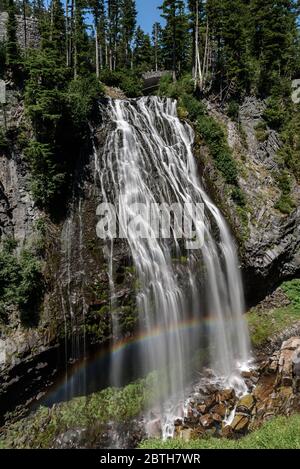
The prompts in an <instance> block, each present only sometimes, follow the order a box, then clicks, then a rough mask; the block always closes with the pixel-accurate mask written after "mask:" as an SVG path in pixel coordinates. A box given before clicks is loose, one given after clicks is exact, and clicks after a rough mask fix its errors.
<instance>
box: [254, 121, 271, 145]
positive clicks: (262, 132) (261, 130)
mask: <svg viewBox="0 0 300 469" xmlns="http://www.w3.org/2000/svg"><path fill="white" fill-rule="evenodd" d="M254 130H255V136H256V139H257V140H258V142H261V143H262V142H265V141H266V140H267V138H268V129H267V124H266V123H265V122H263V121H259V122H258V123H257V124H256V126H255V127H254Z"/></svg>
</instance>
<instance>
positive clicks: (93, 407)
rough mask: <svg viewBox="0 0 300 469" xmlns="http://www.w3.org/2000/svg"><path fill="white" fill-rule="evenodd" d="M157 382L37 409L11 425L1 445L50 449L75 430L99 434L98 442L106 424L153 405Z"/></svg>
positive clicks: (143, 382)
mask: <svg viewBox="0 0 300 469" xmlns="http://www.w3.org/2000/svg"><path fill="white" fill-rule="evenodd" d="M157 379H158V378H157V375H156V374H150V375H148V376H147V378H144V379H141V380H139V381H136V382H134V383H132V384H129V385H127V386H126V387H124V388H121V389H116V388H107V389H104V390H103V391H100V392H98V393H95V394H92V395H90V396H87V397H78V398H75V399H72V400H71V401H69V402H64V403H61V404H59V405H56V406H54V407H52V408H51V409H47V408H45V407H40V408H39V409H38V410H37V411H36V412H35V413H32V414H31V415H29V416H28V417H26V418H25V419H23V420H20V421H18V422H16V423H13V424H11V425H10V426H9V427H8V428H7V429H6V430H5V432H4V433H3V434H2V435H1V436H0V445H2V447H5V448H12V447H13V448H49V447H51V446H52V445H53V443H54V440H55V438H56V437H57V436H58V435H59V434H61V433H62V432H64V431H67V430H70V429H78V428H86V429H87V430H88V431H89V430H90V431H91V432H98V439H99V437H100V436H101V432H102V431H103V430H104V428H103V425H105V424H106V423H107V422H109V421H111V420H113V421H114V422H120V423H126V422H129V421H130V420H131V419H132V418H134V417H136V416H137V415H139V414H140V413H141V412H142V411H143V410H144V409H146V408H147V407H148V406H149V405H151V403H153V402H154V399H155V397H156V394H157V391H156V390H157V389H158V382H157ZM128 424H129V423H128ZM94 436H95V435H94Z"/></svg>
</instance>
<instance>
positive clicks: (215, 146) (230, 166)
mask: <svg viewBox="0 0 300 469" xmlns="http://www.w3.org/2000/svg"><path fill="white" fill-rule="evenodd" d="M196 127H197V130H198V132H199V134H200V135H201V136H202V138H203V140H204V141H205V143H206V144H207V145H208V147H209V150H210V153H211V155H212V157H213V159H214V160H215V163H216V167H217V169H218V170H219V171H220V172H221V173H222V175H223V176H224V179H225V181H226V182H227V184H232V185H237V175H238V172H237V167H236V164H235V161H234V159H233V158H232V155H231V151H230V148H229V146H228V143H227V140H226V136H225V134H224V131H223V129H222V127H221V126H220V124H218V123H217V122H216V121H215V119H213V118H212V117H210V116H201V117H200V118H199V119H198V120H197V124H196Z"/></svg>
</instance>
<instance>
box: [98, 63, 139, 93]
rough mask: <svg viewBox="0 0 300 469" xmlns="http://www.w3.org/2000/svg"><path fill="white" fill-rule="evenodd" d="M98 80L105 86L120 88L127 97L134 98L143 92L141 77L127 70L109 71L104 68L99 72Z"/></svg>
mask: <svg viewBox="0 0 300 469" xmlns="http://www.w3.org/2000/svg"><path fill="white" fill-rule="evenodd" d="M100 80H101V81H102V82H103V83H105V85H107V86H114V87H118V88H120V89H121V90H122V91H124V93H125V94H126V96H128V98H136V97H138V96H140V95H142V92H143V83H142V80H141V78H140V77H139V76H138V74H136V73H133V72H131V71H129V70H117V71H110V70H108V69H105V70H103V71H102V72H101V74H100Z"/></svg>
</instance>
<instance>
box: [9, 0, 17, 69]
mask: <svg viewBox="0 0 300 469" xmlns="http://www.w3.org/2000/svg"><path fill="white" fill-rule="evenodd" d="M6 28H7V38H6V65H7V66H8V68H9V69H10V70H11V71H12V72H13V74H14V75H15V74H16V72H17V69H18V66H19V64H20V54H19V47H18V42H17V20H16V9H15V4H14V1H13V0H9V1H8V20H7V26H6Z"/></svg>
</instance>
